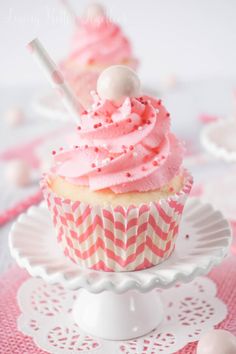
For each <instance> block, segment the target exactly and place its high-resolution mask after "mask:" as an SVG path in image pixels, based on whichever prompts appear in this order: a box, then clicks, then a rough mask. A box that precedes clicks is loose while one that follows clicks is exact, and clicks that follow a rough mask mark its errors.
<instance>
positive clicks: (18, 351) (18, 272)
mask: <svg viewBox="0 0 236 354" xmlns="http://www.w3.org/2000/svg"><path fill="white" fill-rule="evenodd" d="M235 229H236V228H235ZM28 277H29V276H28V274H27V273H26V271H24V270H22V269H19V268H18V267H14V268H12V269H10V270H9V271H8V272H7V273H6V274H5V275H4V276H2V278H1V279H0V353H2V354H23V353H24V354H36V353H37V354H42V353H45V352H44V351H42V350H40V349H38V348H37V347H36V345H35V344H34V342H33V340H32V339H31V338H30V337H27V336H24V335H23V334H22V333H20V332H19V331H18V330H17V323H16V322H17V317H18V315H19V308H18V306H17V303H16V293H17V290H18V288H19V286H20V284H21V283H22V282H23V281H24V280H26V279H27V278H28ZM209 277H210V278H211V279H212V280H213V281H214V282H215V283H216V284H217V287H218V297H219V298H220V299H222V300H223V301H224V302H225V303H226V304H227V306H228V311H229V314H228V316H227V318H226V319H225V320H224V321H223V322H222V323H221V324H220V325H218V328H224V329H227V330H229V331H231V332H232V333H234V335H236V306H235V299H236V254H235V248H234V247H232V254H231V255H230V256H229V257H228V258H227V259H226V260H224V262H223V263H222V264H221V265H219V266H217V267H215V268H214V269H213V270H212V271H211V272H210V274H209ZM195 348H196V343H191V344H189V345H187V346H186V347H185V348H183V349H182V350H181V351H179V352H178V354H193V353H194V352H195Z"/></svg>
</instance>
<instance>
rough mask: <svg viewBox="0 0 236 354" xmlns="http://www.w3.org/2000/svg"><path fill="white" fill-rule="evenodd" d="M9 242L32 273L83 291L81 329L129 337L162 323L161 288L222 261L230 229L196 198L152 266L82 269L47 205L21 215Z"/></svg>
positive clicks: (77, 314)
mask: <svg viewBox="0 0 236 354" xmlns="http://www.w3.org/2000/svg"><path fill="white" fill-rule="evenodd" d="M9 242H10V250H11V254H12V256H13V257H14V258H15V259H16V261H17V263H18V264H19V265H20V266H21V267H23V268H26V269H27V271H28V272H29V273H30V274H31V275H32V276H35V277H41V278H42V279H43V280H45V281H46V282H48V283H50V284H55V283H59V284H61V285H62V286H63V287H65V288H68V289H72V290H75V291H79V293H78V296H77V300H76V302H75V304H74V307H73V316H74V320H75V321H76V323H77V324H78V325H79V326H80V328H82V329H83V330H84V331H85V332H87V333H89V334H92V335H94V336H96V337H100V338H104V339H110V340H126V339H131V338H136V337H139V336H142V335H144V334H146V333H148V332H150V331H151V330H153V329H154V328H157V326H158V325H159V324H160V323H161V321H162V318H163V307H162V303H161V301H160V299H159V297H158V296H157V290H156V289H157V288H159V289H161V288H168V287H172V286H173V285H174V284H175V283H176V282H189V281H191V280H193V279H194V278H195V277H196V276H198V275H201V274H205V273H207V272H208V271H209V270H210V269H211V268H212V267H213V266H214V265H216V264H218V263H220V262H221V261H222V259H223V258H224V257H225V256H226V254H227V252H228V250H229V246H230V243H231V230H230V226H229V223H228V222H227V220H226V219H225V218H224V217H223V215H222V214H221V213H220V212H219V211H216V210H214V209H213V208H212V206H211V205H209V204H202V203H201V202H200V201H199V200H197V199H191V200H189V201H188V203H187V205H186V207H185V210H184V215H183V218H182V223H181V227H180V231H179V235H178V238H177V242H176V247H175V250H174V252H173V253H172V255H171V257H170V258H169V259H168V260H166V261H165V262H163V263H162V264H160V265H158V266H155V267H152V268H149V269H145V270H142V271H135V272H122V273H112V272H100V271H93V270H89V269H82V268H79V267H78V265H76V264H74V263H73V262H71V261H70V260H69V259H67V258H66V257H65V256H64V255H63V253H62V251H61V250H60V248H59V247H58V246H57V244H56V236H55V234H54V230H53V227H52V224H51V221H50V217H49V214H48V211H47V209H46V206H45V204H41V205H40V206H38V207H32V208H30V209H29V210H28V212H27V213H26V214H23V215H21V216H20V217H19V219H18V220H17V221H16V223H15V224H14V226H13V227H12V230H11V233H10V241H9Z"/></svg>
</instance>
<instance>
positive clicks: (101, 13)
mask: <svg viewBox="0 0 236 354" xmlns="http://www.w3.org/2000/svg"><path fill="white" fill-rule="evenodd" d="M105 16H106V11H105V9H104V7H103V6H102V5H100V4H96V3H92V4H90V5H88V7H87V8H86V10H85V13H84V18H86V19H87V20H91V21H92V20H96V19H98V18H101V17H105Z"/></svg>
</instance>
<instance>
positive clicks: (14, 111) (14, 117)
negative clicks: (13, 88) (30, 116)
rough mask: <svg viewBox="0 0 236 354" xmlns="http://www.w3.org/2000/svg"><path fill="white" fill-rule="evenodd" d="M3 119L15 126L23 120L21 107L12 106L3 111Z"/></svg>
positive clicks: (23, 115)
mask: <svg viewBox="0 0 236 354" xmlns="http://www.w3.org/2000/svg"><path fill="white" fill-rule="evenodd" d="M4 119H5V120H6V122H7V123H8V124H9V125H10V126H12V127H16V126H17V125H20V124H21V123H22V122H23V121H24V120H25V114H24V112H23V110H22V109H20V108H18V107H12V108H9V109H8V110H7V111H6V112H5V113H4Z"/></svg>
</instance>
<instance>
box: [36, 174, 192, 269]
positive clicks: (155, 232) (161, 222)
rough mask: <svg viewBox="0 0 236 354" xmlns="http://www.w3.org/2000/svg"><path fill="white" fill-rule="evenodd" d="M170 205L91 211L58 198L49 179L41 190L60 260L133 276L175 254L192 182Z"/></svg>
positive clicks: (187, 178)
mask: <svg viewBox="0 0 236 354" xmlns="http://www.w3.org/2000/svg"><path fill="white" fill-rule="evenodd" d="M184 178H185V183H184V186H183V189H182V190H181V191H180V192H179V193H177V194H175V195H173V196H170V197H169V198H168V199H162V200H160V201H159V202H151V203H149V204H141V205H140V206H133V205H131V206H129V207H128V208H125V207H123V206H121V205H119V206H116V207H113V206H99V205H98V206H91V205H88V204H86V203H82V202H79V201H76V202H72V201H71V200H70V199H65V198H61V197H58V196H57V195H56V194H55V193H53V192H52V191H51V189H50V185H48V181H47V177H45V178H44V179H43V180H42V182H41V186H42V190H43V193H44V197H45V199H46V201H47V204H48V208H49V211H50V213H51V215H52V219H53V224H54V226H55V228H56V231H57V240H58V242H59V244H60V245H61V247H62V248H63V250H64V254H65V255H66V256H67V257H69V258H70V259H71V260H72V261H74V262H75V263H77V264H78V265H79V266H81V267H87V268H92V269H96V270H103V271H116V272H120V271H133V270H140V269H143V268H148V267H151V266H153V265H156V264H158V263H160V262H162V261H163V260H165V259H166V258H168V257H169V256H170V254H171V253H172V251H173V249H174V244H175V239H176V236H177V234H178V229H179V223H180V220H181V216H182V212H183V208H184V204H185V202H186V199H187V196H188V195H189V193H190V190H191V187H192V177H191V176H190V175H189V173H188V172H187V171H185V172H184Z"/></svg>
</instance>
